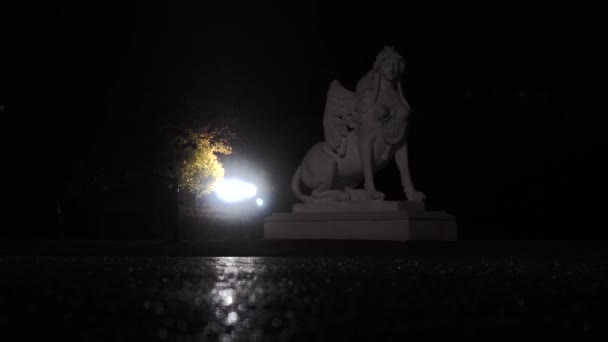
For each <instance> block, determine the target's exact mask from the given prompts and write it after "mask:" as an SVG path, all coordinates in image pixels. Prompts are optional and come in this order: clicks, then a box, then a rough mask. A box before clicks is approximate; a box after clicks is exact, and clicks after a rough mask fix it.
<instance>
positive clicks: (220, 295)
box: [0, 256, 608, 341]
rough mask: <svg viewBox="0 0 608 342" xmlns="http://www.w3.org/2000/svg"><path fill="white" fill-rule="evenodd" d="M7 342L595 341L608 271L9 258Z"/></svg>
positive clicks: (576, 264)
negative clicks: (428, 337)
mask: <svg viewBox="0 0 608 342" xmlns="http://www.w3.org/2000/svg"><path fill="white" fill-rule="evenodd" d="M0 272H1V279H0V334H2V335H0V340H5V339H3V338H1V336H5V337H6V336H11V339H10V340H41V341H48V340H61V341H66V340H74V341H335V340H341V341H342V340H346V341H352V340H364V341H397V340H403V339H405V338H406V337H409V336H412V335H420V334H427V333H431V334H442V335H445V336H448V337H449V336H453V337H454V336H469V335H470V336H474V335H479V334H490V335H491V336H495V337H496V338H495V339H498V337H504V336H505V335H504V334H505V333H507V334H510V333H513V332H515V333H519V332H526V333H529V332H538V333H541V334H543V335H544V336H556V337H563V336H564V334H568V335H574V336H579V337H584V336H597V334H605V333H604V332H603V329H604V327H605V326H606V323H608V312H607V311H606V310H608V306H607V304H608V294H607V293H608V292H607V291H606V290H607V289H608V286H607V285H608V262H606V261H604V260H601V259H576V258H565V257H545V258H530V257H499V256H494V257H472V256H471V257H465V256H462V257H430V256H426V257H424V256H419V257H414V256H408V257H390V256H385V257H381V256H377V257H0Z"/></svg>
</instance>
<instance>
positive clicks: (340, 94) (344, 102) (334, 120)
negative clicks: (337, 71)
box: [323, 80, 358, 156]
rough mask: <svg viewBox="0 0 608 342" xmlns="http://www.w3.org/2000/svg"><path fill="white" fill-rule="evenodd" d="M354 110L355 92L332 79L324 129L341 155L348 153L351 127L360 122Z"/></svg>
mask: <svg viewBox="0 0 608 342" xmlns="http://www.w3.org/2000/svg"><path fill="white" fill-rule="evenodd" d="M354 111H355V93H353V92H351V91H349V90H347V89H345V88H344V87H343V86H342V85H341V84H340V82H338V81H336V80H334V81H332V82H331V84H330V85H329V90H328V91H327V102H326V103H325V113H324V115H323V129H324V131H325V140H326V141H327V143H328V144H329V146H330V147H331V149H332V150H333V151H335V152H336V153H338V155H340V156H343V155H344V154H345V153H346V136H347V135H348V132H349V128H354V127H355V126H356V125H357V123H358V122H357V118H356V116H355V113H354Z"/></svg>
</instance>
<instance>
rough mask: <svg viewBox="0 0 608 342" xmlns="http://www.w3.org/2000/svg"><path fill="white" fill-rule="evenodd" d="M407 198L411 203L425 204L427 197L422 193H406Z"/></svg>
mask: <svg viewBox="0 0 608 342" xmlns="http://www.w3.org/2000/svg"><path fill="white" fill-rule="evenodd" d="M405 196H407V199H408V200H409V201H413V202H424V201H425V200H426V195H425V194H423V193H422V192H420V191H412V192H406V193H405Z"/></svg>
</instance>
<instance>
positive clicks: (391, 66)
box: [374, 46, 405, 81]
mask: <svg viewBox="0 0 608 342" xmlns="http://www.w3.org/2000/svg"><path fill="white" fill-rule="evenodd" d="M404 71H405V60H404V59H403V57H401V55H400V54H399V53H398V52H397V50H395V48H394V47H392V46H385V47H384V49H382V51H380V53H379V54H378V55H377V56H376V61H375V62H374V72H377V73H379V74H380V75H381V76H382V77H383V78H384V79H386V80H388V81H394V80H396V79H398V78H399V76H401V74H402V73H403V72H404Z"/></svg>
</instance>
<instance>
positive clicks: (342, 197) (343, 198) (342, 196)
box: [336, 191, 351, 202]
mask: <svg viewBox="0 0 608 342" xmlns="http://www.w3.org/2000/svg"><path fill="white" fill-rule="evenodd" d="M336 199H337V200H338V202H350V199H351V198H350V194H349V193H348V191H342V192H340V193H339V194H338V195H337V196H336Z"/></svg>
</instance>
